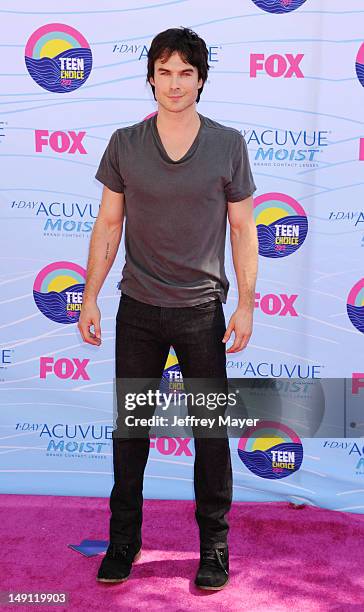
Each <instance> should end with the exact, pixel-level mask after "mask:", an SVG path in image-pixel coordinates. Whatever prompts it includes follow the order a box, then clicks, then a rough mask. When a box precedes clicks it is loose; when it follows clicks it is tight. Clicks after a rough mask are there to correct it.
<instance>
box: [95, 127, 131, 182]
mask: <svg viewBox="0 0 364 612" xmlns="http://www.w3.org/2000/svg"><path fill="white" fill-rule="evenodd" d="M119 161H120V154H119V142H118V134H117V130H116V131H115V132H114V133H113V134H112V136H111V138H110V140H109V144H108V145H107V147H106V149H105V151H104V154H103V156H102V158H101V161H100V164H99V167H98V170H97V172H96V174H95V178H96V179H97V180H98V181H100V182H101V183H103V185H106V187H108V188H109V189H111V191H116V192H117V193H124V181H123V178H122V176H121V174H120V163H119Z"/></svg>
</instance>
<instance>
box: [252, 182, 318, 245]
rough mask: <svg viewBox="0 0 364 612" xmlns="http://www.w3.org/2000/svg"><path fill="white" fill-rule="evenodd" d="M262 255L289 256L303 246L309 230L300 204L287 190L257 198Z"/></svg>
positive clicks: (256, 210)
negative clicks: (286, 192) (287, 193)
mask: <svg viewBox="0 0 364 612" xmlns="http://www.w3.org/2000/svg"><path fill="white" fill-rule="evenodd" d="M254 219H255V223H256V226H257V231H258V240H259V255H263V256H264V257H286V256H287V255H291V254H292V253H294V252H295V251H297V249H299V248H300V246H302V244H303V242H304V240H305V238H306V236H307V231H308V220H307V215H306V213H305V211H304V209H303V208H302V206H301V204H299V203H298V202H297V200H295V199H294V198H292V197H291V196H288V195H286V194H285V193H275V192H272V193H264V194H262V195H260V196H258V197H257V198H255V199H254Z"/></svg>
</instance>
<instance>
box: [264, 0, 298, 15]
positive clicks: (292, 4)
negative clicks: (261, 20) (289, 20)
mask: <svg viewBox="0 0 364 612" xmlns="http://www.w3.org/2000/svg"><path fill="white" fill-rule="evenodd" d="M253 2H254V4H256V6H258V7H259V8H260V9H262V10H263V11H267V13H290V12H291V11H295V10H296V9H298V8H299V7H300V6H302V4H304V3H305V2H306V0H253Z"/></svg>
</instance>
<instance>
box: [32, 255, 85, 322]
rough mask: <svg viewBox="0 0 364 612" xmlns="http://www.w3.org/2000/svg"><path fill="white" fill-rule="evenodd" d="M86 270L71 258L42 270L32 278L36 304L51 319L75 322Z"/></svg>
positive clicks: (80, 302)
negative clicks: (71, 260) (33, 279)
mask: <svg viewBox="0 0 364 612" xmlns="http://www.w3.org/2000/svg"><path fill="white" fill-rule="evenodd" d="M85 279H86V270H85V269H84V268H81V266H78V265H77V264H74V263H72V262H70V261H56V262H55V263H51V264H49V265H48V266H46V267H45V268H43V270H41V271H40V272H39V274H38V276H37V278H36V279H35V281H34V286H33V296H34V301H35V303H36V305H37V306H38V308H39V310H40V311H41V313H43V314H44V315H45V316H46V317H48V319H51V321H55V322H56V323H66V324H67V323H76V322H77V321H78V319H79V316H80V311H81V306H82V296H83V290H84V288H85Z"/></svg>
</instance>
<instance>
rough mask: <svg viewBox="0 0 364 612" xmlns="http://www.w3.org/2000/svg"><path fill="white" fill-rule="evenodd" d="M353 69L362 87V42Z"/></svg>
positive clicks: (363, 57)
mask: <svg viewBox="0 0 364 612" xmlns="http://www.w3.org/2000/svg"><path fill="white" fill-rule="evenodd" d="M355 69H356V74H357V77H358V79H359V81H360V83H361V84H362V85H363V87H364V43H363V44H362V45H361V47H360V49H359V51H358V55H357V56H356V62H355Z"/></svg>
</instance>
